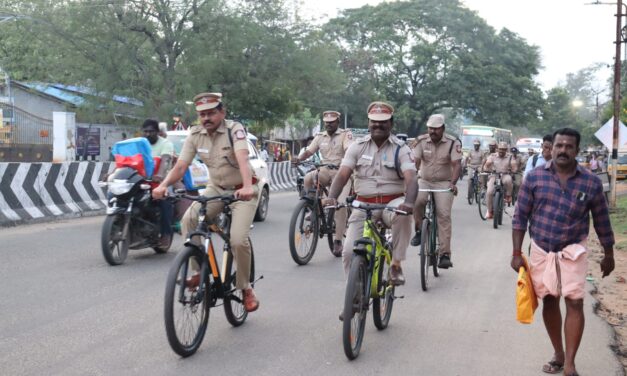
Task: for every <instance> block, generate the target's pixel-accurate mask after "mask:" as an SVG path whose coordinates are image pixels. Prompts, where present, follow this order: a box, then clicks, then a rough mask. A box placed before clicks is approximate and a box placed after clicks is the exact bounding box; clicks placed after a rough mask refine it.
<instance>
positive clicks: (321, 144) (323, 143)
mask: <svg viewBox="0 0 627 376" xmlns="http://www.w3.org/2000/svg"><path fill="white" fill-rule="evenodd" d="M328 144H329V143H328V142H322V143H320V146H326V145H328Z"/></svg>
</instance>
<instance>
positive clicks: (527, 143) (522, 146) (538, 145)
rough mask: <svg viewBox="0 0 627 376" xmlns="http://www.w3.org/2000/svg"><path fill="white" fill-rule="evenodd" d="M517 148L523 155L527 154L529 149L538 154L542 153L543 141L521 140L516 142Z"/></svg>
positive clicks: (534, 139) (533, 139) (538, 139)
mask: <svg viewBox="0 0 627 376" xmlns="http://www.w3.org/2000/svg"><path fill="white" fill-rule="evenodd" d="M516 148H517V149H518V151H520V152H521V153H526V152H528V151H529V149H533V151H535V152H536V153H540V152H542V139H541V138H528V137H526V138H519V139H518V141H516Z"/></svg>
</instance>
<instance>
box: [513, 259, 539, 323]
mask: <svg viewBox="0 0 627 376" xmlns="http://www.w3.org/2000/svg"><path fill="white" fill-rule="evenodd" d="M523 262H524V264H525V266H524V267H522V266H521V267H520V270H518V282H517V284H516V320H518V322H520V323H522V324H531V323H532V322H533V314H534V312H535V311H536V308H538V298H537V297H536V293H535V291H534V290H533V284H532V283H531V274H530V273H529V264H528V263H527V259H526V258H525V256H523Z"/></svg>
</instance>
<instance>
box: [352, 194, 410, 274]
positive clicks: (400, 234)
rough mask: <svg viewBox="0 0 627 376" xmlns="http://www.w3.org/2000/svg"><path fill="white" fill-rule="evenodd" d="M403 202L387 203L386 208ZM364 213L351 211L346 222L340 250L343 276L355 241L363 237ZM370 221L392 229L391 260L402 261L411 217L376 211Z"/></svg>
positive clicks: (399, 199) (403, 198)
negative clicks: (342, 244) (380, 222)
mask: <svg viewBox="0 0 627 376" xmlns="http://www.w3.org/2000/svg"><path fill="white" fill-rule="evenodd" d="M404 201H405V197H399V198H396V199H394V200H392V201H390V202H389V203H388V206H394V207H398V206H399V205H400V204H402V203H403V202H404ZM365 219H366V212H364V211H362V210H359V209H353V212H352V213H351V217H350V218H349V220H348V229H347V231H346V242H345V243H344V248H343V250H342V263H343V264H344V275H346V276H348V272H349V271H350V267H351V260H352V259H353V247H354V243H355V240H357V239H360V238H361V237H363V235H364V220H365ZM372 219H373V220H374V221H375V223H376V221H377V220H378V219H382V220H383V223H384V224H385V226H386V227H387V228H391V229H392V259H393V260H395V261H403V260H405V258H406V256H407V247H408V246H409V240H410V239H411V233H412V232H411V221H412V219H411V216H410V215H400V214H396V213H393V212H391V211H387V210H386V211H383V210H377V211H375V212H374V213H373V215H372Z"/></svg>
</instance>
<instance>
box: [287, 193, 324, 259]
mask: <svg viewBox="0 0 627 376" xmlns="http://www.w3.org/2000/svg"><path fill="white" fill-rule="evenodd" d="M289 231H290V232H289V245H290V254H291V255H292V259H293V260H294V262H296V263H297V264H298V265H305V264H307V263H308V262H309V260H311V258H312V257H313V255H314V252H315V251H316V245H317V244H318V234H319V232H320V227H319V225H318V213H317V212H316V210H315V208H314V207H313V206H312V205H311V203H310V202H309V201H307V200H301V201H300V202H299V203H298V205H296V208H295V209H294V213H293V214H292V218H291V219H290V230H289ZM331 237H333V236H332V235H331ZM331 243H333V241H332V240H331Z"/></svg>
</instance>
